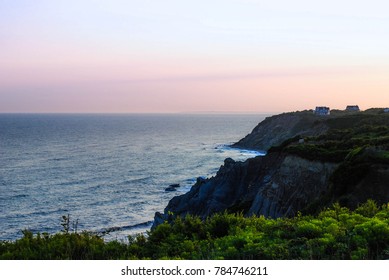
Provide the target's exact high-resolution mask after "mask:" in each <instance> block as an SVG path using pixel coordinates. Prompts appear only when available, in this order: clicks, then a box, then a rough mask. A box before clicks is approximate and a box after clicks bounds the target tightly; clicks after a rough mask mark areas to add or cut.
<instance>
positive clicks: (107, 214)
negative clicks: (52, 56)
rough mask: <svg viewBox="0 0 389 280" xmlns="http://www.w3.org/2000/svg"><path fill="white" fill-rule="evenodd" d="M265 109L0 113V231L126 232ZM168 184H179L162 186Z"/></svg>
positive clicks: (213, 166) (208, 168)
mask: <svg viewBox="0 0 389 280" xmlns="http://www.w3.org/2000/svg"><path fill="white" fill-rule="evenodd" d="M265 117H266V115H261V114H258V115H255V114H252V115H250V114H247V115H237V114H230V115H227V114H0V240H15V239H17V238H20V237H21V236H22V230H24V229H28V230H31V231H32V232H34V233H36V232H47V233H56V232H59V231H61V230H62V229H63V227H62V226H61V217H62V216H64V215H66V216H67V215H69V216H70V220H71V221H70V225H71V226H72V225H74V227H76V228H77V230H78V231H83V230H86V231H92V232H98V233H101V232H104V231H109V234H106V235H105V236H104V238H105V239H106V240H113V239H117V240H120V241H124V240H125V239H126V237H127V236H128V235H129V234H134V233H137V232H144V231H146V230H148V229H149V228H150V227H151V225H152V220H153V217H154V213H155V212H156V211H163V209H164V207H165V206H166V205H167V203H168V201H169V200H170V199H171V198H172V197H173V196H175V195H180V194H183V193H185V192H187V191H189V190H190V187H191V186H192V185H193V184H194V183H195V181H196V178H197V177H211V176H214V175H215V174H216V172H217V170H218V169H219V167H220V166H221V165H222V164H223V161H224V159H225V158H227V157H231V158H233V159H235V160H245V159H247V158H249V157H253V156H257V155H258V154H259V153H258V152H254V151H245V150H239V149H232V148H229V147H228V145H229V144H232V143H233V142H236V141H238V140H239V139H241V138H242V137H244V136H245V135H246V134H248V133H249V132H250V131H251V130H252V129H253V128H254V127H255V126H256V125H257V124H258V123H259V122H260V121H262V120H263V119H264V118H265ZM170 184H180V186H181V187H179V188H177V191H175V192H166V191H165V189H166V188H167V187H168V186H169V185H170Z"/></svg>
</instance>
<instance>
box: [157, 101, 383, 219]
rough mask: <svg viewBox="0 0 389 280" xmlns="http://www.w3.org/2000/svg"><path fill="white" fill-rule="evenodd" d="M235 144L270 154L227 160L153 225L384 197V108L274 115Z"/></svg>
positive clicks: (293, 211) (351, 204)
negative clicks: (179, 218)
mask: <svg viewBox="0 0 389 280" xmlns="http://www.w3.org/2000/svg"><path fill="white" fill-rule="evenodd" d="M232 146H233V147H236V148H242V149H253V150H260V151H267V154H266V155H265V156H259V157H255V158H251V159H248V160H246V161H245V162H235V161H234V160H232V159H226V160H225V162H224V165H223V166H221V167H220V169H219V171H218V172H217V174H216V176H214V177H212V178H208V179H202V178H199V179H198V180H197V183H196V184H195V185H194V186H193V187H192V188H191V190H190V191H189V192H188V193H186V194H184V195H181V196H177V197H174V198H173V199H172V200H171V201H170V202H169V204H168V205H167V207H166V208H165V210H164V213H156V215H155V219H154V226H156V225H159V224H161V223H162V222H163V221H166V220H171V219H174V217H177V216H185V215H187V214H191V215H196V216H200V217H202V218H203V219H204V218H206V217H208V216H211V215H213V214H215V213H220V212H224V211H228V212H230V213H240V212H241V213H243V214H244V215H246V216H251V215H258V216H259V215H264V216H266V217H271V218H277V217H292V216H295V215H297V214H298V213H299V212H302V213H308V214H310V213H312V214H314V213H318V212H319V211H320V210H322V209H323V208H325V207H327V206H329V205H331V204H333V203H334V202H339V203H340V204H341V205H342V206H345V207H348V208H350V209H355V208H356V207H357V206H358V205H360V204H362V203H364V202H366V201H367V200H368V199H373V200H374V201H376V202H377V203H379V204H380V203H387V202H388V201H389V186H388V183H387V182H389V113H387V110H385V109H383V108H382V109H381V108H374V109H369V110H366V111H363V112H360V111H356V110H355V111H352V110H351V111H350V110H346V111H341V110H332V111H331V114H326V115H320V114H315V112H314V111H312V110H306V111H300V112H290V113H283V114H280V115H275V116H272V117H268V118H266V119H265V120H264V121H262V122H261V123H259V124H258V125H257V126H256V127H255V128H254V129H253V131H252V132H251V133H250V134H249V135H247V136H246V137H244V138H243V139H241V140H240V141H238V142H237V143H235V144H233V145H232Z"/></svg>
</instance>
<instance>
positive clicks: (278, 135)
mask: <svg viewBox="0 0 389 280" xmlns="http://www.w3.org/2000/svg"><path fill="white" fill-rule="evenodd" d="M329 118H332V116H330V117H329ZM327 120H328V119H327V118H326V119H323V118H320V116H316V115H314V114H313V113H312V111H302V112H292V113H284V114H280V115H275V116H271V117H268V118H266V119H265V120H264V121H262V122H261V123H259V124H258V125H257V126H256V127H255V128H254V129H253V131H252V132H251V133H250V134H248V135H247V136H246V137H244V138H243V139H241V140H240V141H238V142H237V143H235V144H233V145H232V147H236V148H243V149H249V150H250V149H251V150H259V151H267V150H269V148H271V147H272V146H278V145H281V144H282V143H283V142H284V141H285V140H287V139H290V138H293V137H296V136H298V135H300V136H301V137H304V136H318V135H321V134H323V133H325V132H326V131H328V129H329V127H328V125H327V123H326V121H327Z"/></svg>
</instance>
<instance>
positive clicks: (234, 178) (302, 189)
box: [154, 153, 337, 226]
mask: <svg viewBox="0 0 389 280" xmlns="http://www.w3.org/2000/svg"><path fill="white" fill-rule="evenodd" d="M336 167H337V164H334V163H322V162H313V161H308V160H306V159H302V158H299V157H296V156H292V155H286V154H283V153H271V154H268V155H266V156H263V157H256V158H252V159H248V160H247V161H245V162H235V161H234V160H232V159H230V158H228V159H226V160H225V161H224V165H222V166H221V167H220V169H219V171H218V172H217V174H216V176H215V177H212V178H210V179H201V178H199V179H198V180H197V183H196V184H195V185H194V186H193V187H192V188H191V190H190V191H189V192H188V193H186V194H184V195H181V196H177V197H174V198H173V199H171V200H170V202H169V204H168V205H167V207H166V208H165V210H164V213H159V212H158V213H156V215H155V219H154V226H156V225H158V224H160V223H162V222H163V221H165V220H169V219H171V218H173V217H176V216H185V215H187V214H192V215H196V216H200V217H202V218H206V217H207V216H209V215H212V214H214V213H217V212H222V211H225V210H227V211H232V212H240V211H242V212H243V213H245V214H246V215H252V214H256V215H265V216H268V217H273V218H277V217H281V216H293V215H295V214H296V212H297V211H300V210H301V209H303V208H304V207H306V206H307V205H308V204H309V203H311V202H312V201H314V200H315V199H317V197H318V195H322V194H323V195H324V194H325V193H326V192H327V191H328V188H329V179H330V176H331V174H332V172H333V171H334V170H335V168H336Z"/></svg>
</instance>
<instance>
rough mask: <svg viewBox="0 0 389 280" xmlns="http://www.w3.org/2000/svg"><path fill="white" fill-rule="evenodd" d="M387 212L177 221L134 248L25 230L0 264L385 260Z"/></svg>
mask: <svg viewBox="0 0 389 280" xmlns="http://www.w3.org/2000/svg"><path fill="white" fill-rule="evenodd" d="M388 257H389V205H383V206H382V207H378V206H377V205H376V203H375V202H373V201H371V200H369V201H367V202H366V203H365V204H363V205H361V206H360V207H358V208H357V209H356V210H355V211H350V210H349V209H347V208H344V207H341V206H339V204H334V206H333V207H331V208H328V209H325V210H323V211H322V212H320V213H319V214H318V215H315V216H303V215H297V216H296V217H294V218H279V219H267V218H265V217H249V218H245V217H243V216H242V215H240V214H228V213H223V214H216V215H214V216H213V217H210V218H208V219H207V220H206V221H201V220H200V219H199V218H197V217H192V216H187V217H186V218H177V219H176V220H175V221H174V222H172V223H171V224H169V223H164V224H161V225H160V226H158V227H157V228H156V229H155V230H153V231H151V232H148V235H147V236H144V235H138V236H136V237H130V238H129V243H128V244H124V243H120V242H117V241H111V242H107V243H105V242H104V241H103V239H102V238H101V237H98V236H96V235H93V234H89V233H85V232H83V233H76V232H73V233H69V231H67V232H62V233H57V234H54V235H48V234H37V235H33V234H32V233H31V232H28V231H25V232H24V236H23V238H21V239H19V240H17V241H14V242H5V241H3V242H1V243H0V258H1V259H386V258H388Z"/></svg>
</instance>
